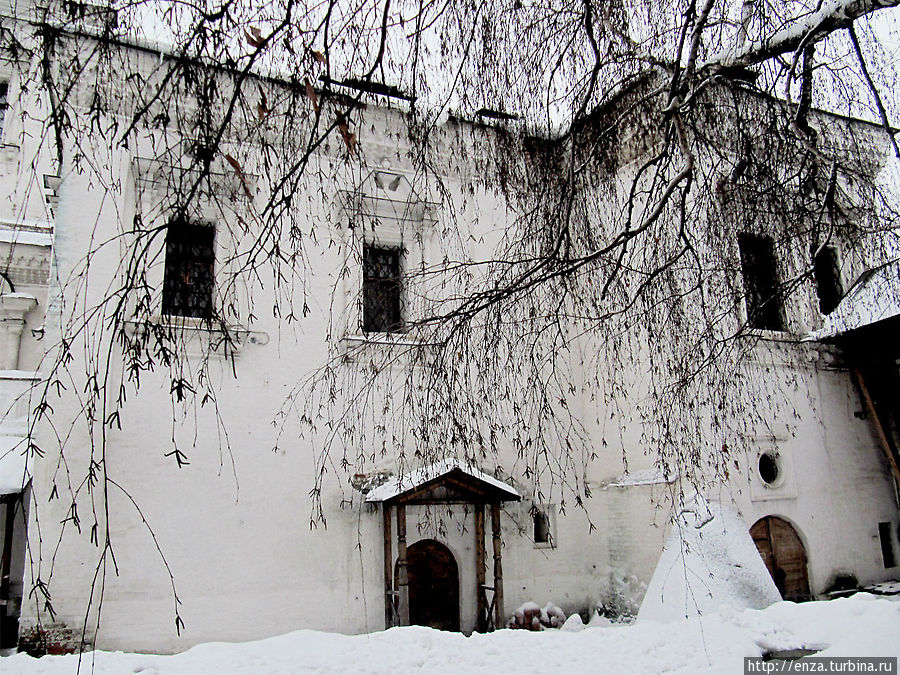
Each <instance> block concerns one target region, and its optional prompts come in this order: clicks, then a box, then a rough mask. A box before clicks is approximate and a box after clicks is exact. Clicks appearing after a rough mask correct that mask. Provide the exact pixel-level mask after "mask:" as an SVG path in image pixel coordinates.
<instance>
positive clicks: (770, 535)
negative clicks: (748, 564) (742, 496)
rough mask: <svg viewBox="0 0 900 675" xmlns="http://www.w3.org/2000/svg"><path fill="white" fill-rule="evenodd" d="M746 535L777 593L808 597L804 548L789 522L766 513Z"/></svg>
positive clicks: (788, 596)
mask: <svg viewBox="0 0 900 675" xmlns="http://www.w3.org/2000/svg"><path fill="white" fill-rule="evenodd" d="M750 536H751V537H753V543H755V544H756V548H757V549H759V554H760V555H761V556H762V559H763V561H764V562H765V563H766V567H767V568H768V570H769V574H771V575H772V579H773V580H774V581H775V586H776V587H777V588H778V592H779V593H781V597H782V598H784V599H785V600H793V601H795V602H798V601H802V600H809V598H810V593H809V576H808V574H807V571H806V549H805V548H804V547H803V542H802V541H801V540H800V536H799V535H798V534H797V531H796V530H795V529H794V528H793V527H792V526H791V524H790V523H789V522H787V521H786V520H784V519H783V518H779V517H777V516H766V517H765V518H761V519H760V520H758V521H756V522H755V523H754V524H753V527H751V528H750Z"/></svg>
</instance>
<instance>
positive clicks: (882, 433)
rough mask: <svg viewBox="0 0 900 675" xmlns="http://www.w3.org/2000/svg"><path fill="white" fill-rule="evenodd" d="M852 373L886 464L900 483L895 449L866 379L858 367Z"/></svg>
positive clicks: (899, 469) (898, 483)
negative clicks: (873, 426)
mask: <svg viewBox="0 0 900 675" xmlns="http://www.w3.org/2000/svg"><path fill="white" fill-rule="evenodd" d="M853 375H854V376H855V377H856V382H857V384H858V385H859V391H860V393H861V394H862V399H863V403H864V404H865V406H866V412H868V413H869V416H870V417H871V418H872V424H874V425H875V433H876V435H877V436H878V441H879V444H880V445H881V449H882V451H883V452H884V455H885V458H886V459H887V461H888V466H890V467H891V472H892V473H893V474H894V480H896V481H897V485H900V465H898V463H897V449H896V447H895V446H894V444H893V442H892V441H891V438H890V436H888V432H887V431H886V430H885V428H884V425H883V424H882V423H881V418H880V417H879V416H878V410H877V409H876V408H875V401H873V400H872V395H871V394H870V393H869V388H868V387H867V386H866V380H865V378H864V377H863V374H862V371H861V370H860V369H859V368H854V369H853Z"/></svg>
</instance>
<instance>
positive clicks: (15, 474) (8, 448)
mask: <svg viewBox="0 0 900 675" xmlns="http://www.w3.org/2000/svg"><path fill="white" fill-rule="evenodd" d="M27 447H28V443H27V439H25V438H23V437H22V436H0V495H12V494H16V493H18V492H21V491H22V488H24V487H25V485H26V484H27V483H28V481H29V480H30V479H31V474H30V473H29V470H28V456H27V453H26V449H27Z"/></svg>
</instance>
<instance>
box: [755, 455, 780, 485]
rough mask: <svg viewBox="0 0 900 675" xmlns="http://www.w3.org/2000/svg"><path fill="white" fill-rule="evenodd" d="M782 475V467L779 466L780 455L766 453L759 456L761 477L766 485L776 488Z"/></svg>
mask: <svg viewBox="0 0 900 675" xmlns="http://www.w3.org/2000/svg"><path fill="white" fill-rule="evenodd" d="M780 475H781V466H780V465H779V464H778V455H777V454H775V453H772V452H764V453H762V454H761V455H760V456H759V477H760V478H762V481H763V483H765V484H766V485H770V486H774V485H775V484H776V483H777V482H778V477H779V476H780Z"/></svg>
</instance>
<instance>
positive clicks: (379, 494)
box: [366, 459, 522, 505]
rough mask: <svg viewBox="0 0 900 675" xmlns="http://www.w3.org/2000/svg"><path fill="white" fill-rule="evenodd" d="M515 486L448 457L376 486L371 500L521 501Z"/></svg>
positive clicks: (401, 501) (424, 501) (412, 501)
mask: <svg viewBox="0 0 900 675" xmlns="http://www.w3.org/2000/svg"><path fill="white" fill-rule="evenodd" d="M521 499H522V497H521V496H520V495H519V493H518V492H517V491H516V490H515V488H513V487H511V486H510V485H507V484H506V483H504V482H503V481H500V480H497V479H496V478H494V477H493V476H489V475H487V474H486V473H484V472H482V471H479V470H478V469H476V468H474V467H472V466H470V465H468V464H465V463H463V462H460V461H459V460H457V459H447V460H443V461H440V462H435V463H434V464H430V465H428V466H424V467H422V468H420V469H416V470H415V471H410V472H409V473H406V474H404V475H403V476H400V477H399V478H395V479H393V480H389V481H388V482H387V483H385V484H384V485H381V486H379V487H377V488H375V489H374V490H372V491H371V492H370V493H369V494H368V496H367V497H366V501H367V502H375V503H378V502H380V503H383V504H385V505H389V504H460V503H469V504H496V503H499V502H510V501H515V502H517V501H519V500H521Z"/></svg>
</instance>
